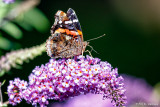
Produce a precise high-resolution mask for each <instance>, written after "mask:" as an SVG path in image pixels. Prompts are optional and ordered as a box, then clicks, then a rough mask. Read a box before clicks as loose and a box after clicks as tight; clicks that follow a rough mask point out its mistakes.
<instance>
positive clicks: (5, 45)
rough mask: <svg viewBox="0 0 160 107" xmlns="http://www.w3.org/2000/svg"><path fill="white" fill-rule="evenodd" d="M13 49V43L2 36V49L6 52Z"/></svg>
mask: <svg viewBox="0 0 160 107" xmlns="http://www.w3.org/2000/svg"><path fill="white" fill-rule="evenodd" d="M11 47H12V42H10V41H9V40H8V39H6V38H4V37H2V36H0V48H1V49H4V50H9V49H11Z"/></svg>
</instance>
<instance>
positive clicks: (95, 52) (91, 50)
mask: <svg viewBox="0 0 160 107" xmlns="http://www.w3.org/2000/svg"><path fill="white" fill-rule="evenodd" d="M87 46H89V47H90V48H91V49H92V50H93V51H94V52H95V53H97V54H99V53H98V52H97V51H96V50H94V49H93V47H92V46H91V45H87ZM92 50H91V51H92Z"/></svg>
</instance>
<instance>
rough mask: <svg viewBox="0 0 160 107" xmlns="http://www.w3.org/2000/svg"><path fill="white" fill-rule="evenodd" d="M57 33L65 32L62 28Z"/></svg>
mask: <svg viewBox="0 0 160 107" xmlns="http://www.w3.org/2000/svg"><path fill="white" fill-rule="evenodd" d="M55 32H56V33H65V30H64V29H62V28H58V29H57V30H56V31H55Z"/></svg>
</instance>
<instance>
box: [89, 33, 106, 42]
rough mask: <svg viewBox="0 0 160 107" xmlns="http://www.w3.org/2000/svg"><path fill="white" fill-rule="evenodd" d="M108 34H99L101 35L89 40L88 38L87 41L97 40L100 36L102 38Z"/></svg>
mask: <svg viewBox="0 0 160 107" xmlns="http://www.w3.org/2000/svg"><path fill="white" fill-rule="evenodd" d="M105 35H106V34H103V35H102V36H99V37H96V38H93V39H89V40H87V41H92V40H95V39H98V38H101V37H103V36H105Z"/></svg>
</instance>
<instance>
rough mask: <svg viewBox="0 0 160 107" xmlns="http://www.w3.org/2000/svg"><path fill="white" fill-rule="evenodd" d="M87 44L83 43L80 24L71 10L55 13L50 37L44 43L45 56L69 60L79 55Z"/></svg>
mask: <svg viewBox="0 0 160 107" xmlns="http://www.w3.org/2000/svg"><path fill="white" fill-rule="evenodd" d="M88 44H89V42H86V41H83V34H82V29H81V26H80V23H79V21H78V18H77V16H76V13H75V12H74V10H73V9H71V8H69V9H68V11H67V13H64V12H63V11H60V10H59V11H57V13H56V14H55V22H54V24H53V26H52V27H51V36H50V37H49V39H48V40H47V41H46V48H47V54H48V55H49V56H50V57H52V58H70V57H72V56H76V55H81V54H83V52H84V51H85V48H86V46H87V45H88Z"/></svg>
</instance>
